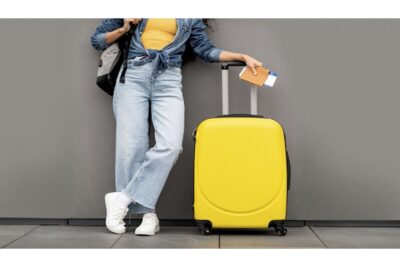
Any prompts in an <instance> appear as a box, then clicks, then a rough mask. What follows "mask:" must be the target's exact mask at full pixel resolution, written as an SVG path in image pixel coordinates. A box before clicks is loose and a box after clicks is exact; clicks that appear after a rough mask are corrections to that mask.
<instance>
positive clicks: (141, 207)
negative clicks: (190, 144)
mask: <svg viewBox="0 0 400 267" xmlns="http://www.w3.org/2000/svg"><path fill="white" fill-rule="evenodd" d="M130 23H133V24H137V27H136V29H135V33H134V36H133V37H132V41H131V44H130V48H129V52H128V70H127V72H126V74H125V83H119V78H118V79H117V81H118V82H117V85H116V87H115V90H114V96H113V111H114V116H115V120H116V154H115V183H116V192H112V193H108V194H106V196H105V204H106V210H107V217H106V226H107V228H108V229H109V230H110V231H111V232H113V233H119V234H120V233H124V232H125V223H124V221H123V219H124V217H125V216H126V214H127V213H128V212H130V213H138V214H144V215H143V220H142V223H141V225H140V226H139V227H138V228H136V230H135V234H136V235H154V234H155V233H156V232H158V231H159V229H160V227H159V221H158V218H157V215H156V213H155V205H156V202H157V200H158V197H159V195H160V193H161V191H162V188H163V186H164V184H165V181H166V179H167V177H168V174H169V172H170V170H171V168H172V167H173V165H174V164H175V162H176V160H177V159H178V156H179V154H180V153H181V151H182V140H183V130H184V101H183V96H182V83H181V81H182V76H181V69H180V67H181V65H182V54H183V52H184V50H185V47H186V44H187V43H188V44H189V45H190V46H191V48H192V50H193V52H194V53H195V54H196V55H197V56H199V57H200V58H201V59H203V60H204V61H206V62H209V63H211V62H221V61H243V62H246V64H247V66H248V67H250V68H251V69H252V70H253V72H254V73H255V74H256V67H257V66H261V65H262V63H261V62H259V61H257V60H256V59H254V58H252V57H250V56H248V55H244V54H240V53H234V52H229V51H224V50H222V49H219V48H216V47H214V46H213V44H212V43H211V41H210V40H209V38H208V36H207V34H206V32H205V28H206V26H205V25H204V23H203V21H202V20H201V19H143V20H142V19H132V18H130V19H106V20H103V21H102V22H101V24H100V25H99V26H98V27H97V29H96V31H95V32H94V33H93V35H92V36H91V43H92V46H93V47H94V48H95V49H98V50H103V49H105V48H107V47H108V46H109V45H110V44H112V43H113V42H115V41H116V40H118V38H120V37H121V36H122V35H123V34H125V33H126V32H127V31H129V28H130ZM119 75H121V71H120V73H119ZM149 108H150V110H151V119H152V123H153V126H154V130H155V141H156V144H155V145H154V147H152V148H151V149H149V137H148V130H149V121H148V119H149V118H148V116H149Z"/></svg>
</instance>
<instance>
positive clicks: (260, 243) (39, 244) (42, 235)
mask: <svg viewBox="0 0 400 267" xmlns="http://www.w3.org/2000/svg"><path fill="white" fill-rule="evenodd" d="M0 246H1V247H2V248H400V228H399V227H289V228H288V234H287V236H283V237H282V236H279V235H277V234H275V232H274V231H273V230H270V231H219V232H216V233H214V234H212V235H209V236H203V235H200V234H199V232H198V230H197V228H195V227H166V226H164V227H161V231H160V232H159V233H158V234H157V235H155V236H153V237H143V236H135V235H134V227H130V228H128V232H127V233H125V234H122V235H117V234H112V233H110V232H108V230H107V229H106V228H105V227H104V226H66V225H42V226H40V225H0Z"/></svg>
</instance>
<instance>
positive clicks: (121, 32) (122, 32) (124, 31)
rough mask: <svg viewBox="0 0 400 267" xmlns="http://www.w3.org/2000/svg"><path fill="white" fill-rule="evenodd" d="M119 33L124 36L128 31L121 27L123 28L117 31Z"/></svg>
mask: <svg viewBox="0 0 400 267" xmlns="http://www.w3.org/2000/svg"><path fill="white" fill-rule="evenodd" d="M117 32H118V33H119V34H121V35H122V34H124V33H126V32H127V30H126V29H125V28H124V27H121V28H119V29H117Z"/></svg>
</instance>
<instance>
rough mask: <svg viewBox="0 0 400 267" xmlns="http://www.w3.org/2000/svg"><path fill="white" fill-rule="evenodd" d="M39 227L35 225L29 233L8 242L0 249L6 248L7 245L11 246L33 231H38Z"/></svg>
mask: <svg viewBox="0 0 400 267" xmlns="http://www.w3.org/2000/svg"><path fill="white" fill-rule="evenodd" d="M39 227H40V225H37V226H36V227H35V228H33V229H31V230H30V231H28V232H26V233H25V234H23V235H21V236H20V237H18V238H16V239H14V240H13V241H11V242H8V243H7V244H5V245H4V246H2V247H1V248H7V247H8V246H9V245H11V244H12V243H14V242H15V241H17V240H19V239H21V238H23V237H24V236H27V235H28V234H30V233H32V232H33V231H35V230H36V229H38V228H39Z"/></svg>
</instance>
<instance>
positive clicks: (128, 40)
mask: <svg viewBox="0 0 400 267" xmlns="http://www.w3.org/2000/svg"><path fill="white" fill-rule="evenodd" d="M130 26H131V27H130V28H129V32H128V36H127V38H126V41H125V46H124V51H123V56H124V61H123V63H122V65H123V69H122V73H121V77H120V78H119V82H120V83H125V72H126V70H127V69H128V53H129V46H130V43H131V40H132V36H133V33H134V31H135V29H136V24H132V23H130Z"/></svg>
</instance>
